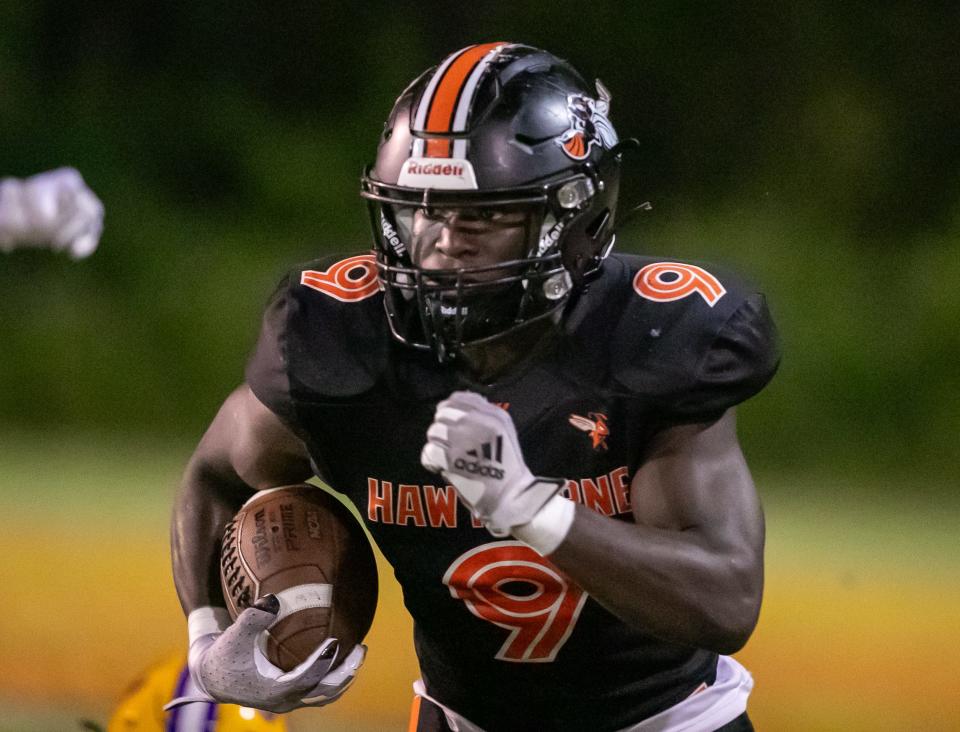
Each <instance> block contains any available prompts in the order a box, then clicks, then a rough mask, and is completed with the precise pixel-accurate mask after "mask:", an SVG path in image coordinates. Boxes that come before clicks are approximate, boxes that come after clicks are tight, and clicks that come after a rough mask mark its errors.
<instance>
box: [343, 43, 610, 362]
mask: <svg viewBox="0 0 960 732" xmlns="http://www.w3.org/2000/svg"><path fill="white" fill-rule="evenodd" d="M609 109H610V94H609V92H607V90H606V89H605V88H604V86H603V85H602V84H601V83H600V82H599V81H598V82H597V83H596V86H595V87H591V86H590V85H588V84H587V83H586V82H585V81H584V79H583V78H582V77H581V76H580V74H578V73H577V72H576V71H575V70H574V69H573V68H572V67H571V66H570V65H569V64H568V63H567V62H566V61H563V60H562V59H559V58H557V57H556V56H554V55H552V54H550V53H547V52H546V51H542V50H540V49H537V48H532V47H530V46H524V45H519V44H513V43H483V44H478V45H473V46H468V47H467V48H463V49H461V50H459V51H457V52H455V53H453V54H451V55H450V56H448V57H447V58H446V59H444V61H443V62H442V63H441V64H440V65H439V66H436V67H435V68H432V69H429V70H428V71H426V72H425V73H424V74H422V75H421V76H420V77H418V78H417V79H416V80H414V82H413V83H412V84H410V86H409V87H407V89H406V90H405V91H404V92H403V94H401V95H400V97H399V99H398V100H397V102H396V103H395V105H394V107H393V111H392V112H391V113H390V117H389V119H388V120H387V123H386V125H385V126H384V130H383V135H382V136H381V138H380V146H379V149H378V152H377V158H376V162H375V163H374V164H373V165H372V166H370V167H368V169H367V170H366V171H365V173H364V175H363V179H362V192H361V195H362V196H363V198H365V199H367V201H368V204H369V211H370V218H371V224H372V227H373V233H374V239H375V242H376V252H377V265H378V270H379V278H380V283H381V286H382V288H383V290H384V303H385V307H386V311H387V315H388V319H389V323H390V328H391V330H392V332H393V334H394V336H396V338H398V339H399V340H400V341H402V342H403V343H406V344H409V345H411V346H413V347H415V348H420V349H432V350H433V351H434V353H436V354H437V356H438V357H439V358H440V360H441V361H444V360H448V359H451V358H453V357H455V356H456V354H457V352H458V351H459V350H460V349H461V348H462V347H463V346H464V345H466V344H472V343H481V342H485V341H489V340H491V339H494V338H498V337H500V336H502V335H504V334H505V333H509V332H511V331H513V330H515V329H516V328H518V327H520V326H522V325H523V324H525V323H529V322H532V321H534V320H537V319H540V318H545V317H549V316H550V315H551V314H553V313H555V312H556V311H557V310H558V309H559V308H562V307H563V306H564V305H565V304H566V303H567V301H568V300H569V298H570V296H571V295H572V294H573V293H575V292H577V291H578V290H579V289H581V288H582V287H583V286H584V284H585V283H586V282H587V281H588V280H589V279H590V278H591V277H592V276H594V275H595V274H596V273H597V272H598V271H599V269H600V267H601V264H602V261H603V259H604V258H605V257H606V255H607V254H608V252H609V250H610V248H611V246H612V244H613V240H614V216H615V211H616V206H617V195H618V188H619V180H620V146H619V145H618V140H617V134H616V132H615V131H614V129H613V126H612V125H611V124H610V121H609V119H608V116H607V115H608V112H609ZM451 218H457V219H458V220H467V221H468V222H479V223H478V224H477V225H478V226H481V227H483V226H492V227H494V229H496V226H497V221H499V220H503V221H506V222H508V225H509V226H511V227H512V228H513V229H514V230H516V229H517V228H518V227H519V228H522V231H523V233H522V236H523V243H522V246H520V247H519V248H518V251H516V253H515V254H514V255H513V256H511V257H510V258H509V259H507V260H506V261H498V262H497V263H496V264H494V265H486V264H485V265H484V266H482V267H458V268H456V269H442V268H441V269H437V268H426V267H422V266H421V263H422V261H423V259H424V255H423V251H424V250H425V248H427V247H428V246H429V244H430V242H431V241H436V238H437V237H438V236H439V234H438V233H437V232H438V231H439V229H441V228H442V227H443V226H448V225H449V221H450V219H451ZM437 224H439V226H438V225H437ZM431 232H432V233H431ZM481 246H482V242H481Z"/></svg>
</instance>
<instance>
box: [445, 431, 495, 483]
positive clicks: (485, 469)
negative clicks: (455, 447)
mask: <svg viewBox="0 0 960 732" xmlns="http://www.w3.org/2000/svg"><path fill="white" fill-rule="evenodd" d="M467 456H468V457H471V458H473V459H472V460H465V459H463V458H462V457H458V458H457V459H456V460H454V462H453V467H455V468H456V469H457V470H465V471H467V472H468V473H473V474H475V475H480V476H483V477H484V478H493V479H494V480H503V471H502V470H501V469H500V468H495V467H493V466H492V465H489V464H487V463H482V462H480V460H481V459H483V460H493V461H495V462H498V463H502V462H503V436H502V435H498V436H497V440H496V442H495V443H494V442H484V443H482V444H481V445H480V449H479V450H476V449H473V450H467Z"/></svg>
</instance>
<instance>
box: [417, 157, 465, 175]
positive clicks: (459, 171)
mask: <svg viewBox="0 0 960 732" xmlns="http://www.w3.org/2000/svg"><path fill="white" fill-rule="evenodd" d="M407 175H457V176H460V175H463V166H462V165H454V164H452V163H443V164H441V163H418V162H417V161H415V160H410V161H408V162H407Z"/></svg>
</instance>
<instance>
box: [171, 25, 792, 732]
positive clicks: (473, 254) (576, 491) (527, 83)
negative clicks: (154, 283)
mask: <svg viewBox="0 0 960 732" xmlns="http://www.w3.org/2000/svg"><path fill="white" fill-rule="evenodd" d="M610 107H611V97H610V94H609V92H608V91H607V90H606V89H605V88H604V87H603V85H602V84H600V83H596V84H589V83H587V82H586V81H585V80H584V79H583V78H582V77H581V76H580V74H578V73H577V72H576V71H575V70H574V69H573V68H572V67H571V66H570V65H569V64H568V63H566V62H565V61H563V60H561V59H559V58H557V57H556V56H553V55H551V54H550V53H547V52H545V51H542V50H539V49H536V48H532V47H529V46H524V45H518V44H512V43H483V44H478V45H473V46H469V47H467V48H464V49H461V50H459V51H457V52H456V53H453V54H451V55H450V56H448V57H447V58H446V59H444V60H443V62H442V63H440V65H439V66H437V67H435V68H432V69H430V70H428V71H427V72H425V73H424V74H423V75H421V76H420V77H418V78H417V79H416V80H415V81H414V82H413V83H412V84H411V85H410V86H408V87H407V89H406V90H405V91H404V92H403V94H402V95H401V96H400V98H399V99H398V100H397V102H396V104H395V106H394V108H393V111H392V112H391V113H390V116H389V118H388V120H387V123H386V125H385V127H384V130H383V134H382V136H381V138H380V145H379V149H378V153H377V157H376V161H375V163H374V164H373V165H372V166H371V167H370V168H369V169H368V170H367V171H366V173H365V175H364V177H363V180H362V196H363V198H365V199H366V201H367V203H368V206H369V212H370V219H371V223H372V226H373V235H374V242H375V246H374V250H373V252H372V253H369V252H361V253H355V254H352V255H341V256H334V257H328V258H325V259H322V260H320V261H316V262H313V263H310V264H308V265H306V266H303V267H299V268H297V269H296V270H295V271H293V272H292V273H291V274H290V275H289V276H288V277H286V278H284V279H283V281H282V282H281V283H280V286H279V287H278V288H277V290H276V292H275V294H274V295H273V297H272V299H271V301H270V303H269V305H268V307H267V309H266V314H265V316H264V320H263V326H262V330H261V334H260V338H259V341H258V344H257V346H256V349H255V352H254V354H253V356H252V358H251V360H250V362H249V364H248V367H247V372H246V382H245V383H244V384H243V385H242V386H240V387H239V388H238V389H236V390H235V391H234V392H233V393H232V394H231V395H230V396H229V397H228V398H227V400H226V401H225V403H224V404H223V406H222V408H221V409H220V412H219V413H218V414H217V416H216V418H215V419H214V420H213V423H212V424H211V426H210V428H209V429H208V431H207V432H206V434H205V435H204V437H203V439H202V440H201V442H200V444H199V446H198V448H197V450H196V452H195V454H194V455H193V458H192V460H191V461H190V463H189V466H188V468H187V470H186V474H185V477H184V480H183V484H182V487H181V490H180V492H179V494H178V498H177V499H176V506H175V510H174V516H173V534H172V541H173V566H174V576H175V580H176V585H177V589H178V591H179V595H180V599H181V602H182V604H183V607H184V609H185V611H186V612H187V614H188V626H189V635H190V640H191V646H190V667H191V669H192V670H193V671H194V673H195V676H196V679H197V682H198V685H199V687H200V688H201V690H203V691H204V692H205V693H206V694H207V695H208V696H209V697H213V698H217V699H221V700H225V701H234V702H238V703H243V704H247V705H252V706H256V707H258V708H262V709H272V710H276V711H283V710H287V709H293V708H296V707H298V706H303V705H308V704H323V703H328V702H329V701H331V700H333V699H335V698H337V696H339V694H341V693H342V692H343V690H344V689H345V688H346V686H347V685H348V684H349V681H350V679H351V678H352V677H353V676H354V675H355V674H356V672H357V671H358V669H359V664H360V662H361V661H362V658H363V655H362V654H363V649H362V648H358V649H340V653H339V654H338V656H337V657H336V658H335V659H334V661H333V662H332V663H331V662H330V660H329V659H325V658H323V657H321V656H316V657H315V658H311V659H308V661H307V662H305V663H304V664H303V665H302V666H301V667H299V668H297V669H295V670H294V671H293V672H288V673H286V674H281V673H280V671H279V669H275V668H271V667H270V666H269V664H267V663H265V659H264V658H263V654H262V652H260V650H259V647H258V643H257V641H256V638H257V635H258V634H259V633H260V632H261V631H262V630H263V629H264V628H266V627H267V626H268V625H269V624H270V622H272V619H273V617H274V615H273V614H272V613H274V612H275V611H277V609H278V608H277V605H276V603H275V602H274V603H273V605H272V606H270V605H269V601H270V598H267V600H265V601H263V602H262V603H261V606H260V607H259V608H250V609H248V610H246V611H244V613H242V614H241V615H240V616H239V617H238V619H237V621H236V622H235V623H234V624H233V625H229V626H228V625H227V621H226V617H225V611H224V610H223V608H222V606H223V599H222V597H221V595H220V590H219V585H218V583H217V581H216V580H217V555H218V545H219V540H220V536H221V533H222V530H223V527H224V525H225V524H226V523H227V521H228V520H229V519H230V518H231V516H232V515H233V514H234V512H235V511H236V510H237V508H238V507H239V505H240V504H241V503H242V502H243V501H244V500H245V498H246V497H247V496H248V494H249V493H250V491H251V490H256V489H262V488H267V487H270V486H274V485H278V484H283V483H295V482H300V481H303V480H304V479H307V478H309V477H311V476H312V475H314V474H317V475H319V476H321V477H322V478H323V479H324V480H325V481H326V482H327V483H328V484H329V485H330V486H332V487H333V488H334V489H336V490H337V491H341V492H343V493H344V494H346V495H347V496H348V497H349V498H350V499H351V500H352V501H353V502H354V503H355V504H356V506H357V508H358V509H359V512H360V514H361V515H362V516H363V517H364V519H365V522H366V525H367V527H368V528H369V530H370V532H371V534H372V535H373V537H374V538H375V539H376V541H377V543H378V544H379V546H380V548H381V550H382V551H383V553H384V555H385V556H386V557H387V559H388V560H389V561H390V562H391V563H392V565H393V567H394V570H395V574H396V577H397V579H398V580H399V582H400V584H401V586H402V588H403V592H404V599H405V603H406V606H407V608H408V609H409V611H410V613H411V614H412V616H413V618H414V621H415V636H414V643H415V647H416V651H417V654H418V658H419V662H420V669H421V672H422V678H421V679H420V680H419V681H418V682H417V683H416V685H415V687H414V688H415V693H416V695H417V698H416V703H415V705H414V709H415V712H414V719H413V720H412V721H411V725H412V726H411V728H412V729H418V730H421V731H424V732H425V731H426V730H446V729H453V730H496V731H497V732H500V731H502V730H585V729H590V730H638V731H639V730H644V731H646V730H717V729H723V730H743V729H751V725H750V722H749V719H748V718H747V716H746V712H745V709H746V702H747V696H748V694H749V693H750V690H751V687H752V683H753V682H752V679H751V677H750V675H749V673H748V672H747V671H746V670H745V669H744V668H743V667H742V666H741V665H740V664H739V663H737V662H736V661H735V660H734V659H732V658H731V657H730V656H729V655H728V654H731V653H733V652H735V651H737V650H738V649H740V648H741V647H742V646H743V645H744V643H745V642H746V641H747V639H748V638H749V636H750V634H751V632H752V630H753V628H754V626H755V624H756V621H757V615H758V612H759V608H760V600H761V594H762V585H763V540H764V526H763V517H762V513H761V509H760V505H759V501H758V498H757V495H756V492H755V489H754V485H753V482H752V479H751V476H750V473H749V471H748V468H747V465H746V462H745V460H744V457H743V455H742V453H741V450H740V447H739V444H738V441H737V435H736V426H735V417H734V407H735V405H736V404H738V403H740V402H742V401H743V400H745V399H747V398H749V397H750V396H752V395H754V394H755V393H757V392H758V391H760V390H761V389H762V388H763V387H764V385H766V383H767V382H768V381H769V380H770V379H771V377H772V376H773V374H774V371H775V370H776V366H777V363H778V351H777V347H776V344H775V330H774V326H773V323H772V321H771V318H770V314H769V312H768V309H767V306H766V304H765V301H764V297H763V295H762V294H760V293H758V292H757V291H755V290H754V289H752V288H751V287H749V286H747V285H745V284H744V283H742V282H741V281H740V280H739V279H738V278H736V277H735V276H734V275H732V274H730V273H728V272H725V271H722V270H720V269H718V268H714V267H712V266H705V265H699V264H693V263H689V262H678V261H673V260H669V259H666V260H665V259H658V258H653V257H641V256H632V255H629V256H628V255H619V254H612V253H611V248H612V246H613V244H614V238H615V233H616V224H617V216H616V211H617V198H618V188H619V185H618V183H619V170H620V159H621V155H622V153H623V151H624V149H625V147H626V146H627V145H628V143H625V142H620V141H619V140H618V138H617V134H616V132H615V130H614V127H613V125H612V124H611V123H610V119H609V113H610ZM281 610H282V608H281ZM340 659H344V660H343V661H342V662H341V661H340Z"/></svg>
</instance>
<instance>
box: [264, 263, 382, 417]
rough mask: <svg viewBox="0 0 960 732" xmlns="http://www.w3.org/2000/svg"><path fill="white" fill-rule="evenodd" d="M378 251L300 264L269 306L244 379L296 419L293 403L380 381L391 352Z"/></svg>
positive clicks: (362, 389) (278, 410)
mask: <svg viewBox="0 0 960 732" xmlns="http://www.w3.org/2000/svg"><path fill="white" fill-rule="evenodd" d="M382 298H383V296H382V294H381V292H380V288H379V284H378V282H377V268H376V262H375V258H374V255H373V254H355V255H348V256H344V255H339V256H336V255H334V256H330V257H325V258H323V259H319V260H316V261H314V262H310V263H308V264H305V265H303V266H300V267H297V268H296V269H294V270H292V271H291V272H290V273H289V274H287V275H286V276H285V277H284V278H283V279H282V280H281V281H280V284H279V285H278V287H277V289H276V291H275V292H274V294H273V296H272V297H271V299H270V301H269V303H268V304H267V308H266V311H265V312H264V316H263V326H262V328H261V331H260V337H259V339H258V341H257V346H256V348H255V350H254V353H253V356H252V357H251V358H250V361H249V362H248V364H247V370H246V378H247V383H248V384H249V385H250V388H251V389H252V390H253V392H254V394H256V395H257V398H259V399H260V400H261V401H262V402H263V403H264V404H266V405H267V406H268V407H270V408H271V409H273V411H275V412H276V413H278V414H279V415H280V416H282V417H286V418H287V419H290V420H292V419H293V417H294V414H293V404H294V403H295V402H297V401H303V400H306V401H311V400H314V401H315V400H317V399H323V398H325V397H327V398H345V397H350V396H356V395H358V394H361V393H363V392H365V391H367V390H369V389H370V388H371V387H373V386H374V384H376V383H377V381H378V379H379V377H380V375H381V374H382V373H383V370H384V365H385V363H386V355H387V352H388V339H389V337H390V334H389V332H388V331H387V326H386V319H385V318H384V314H383V299H382Z"/></svg>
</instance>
